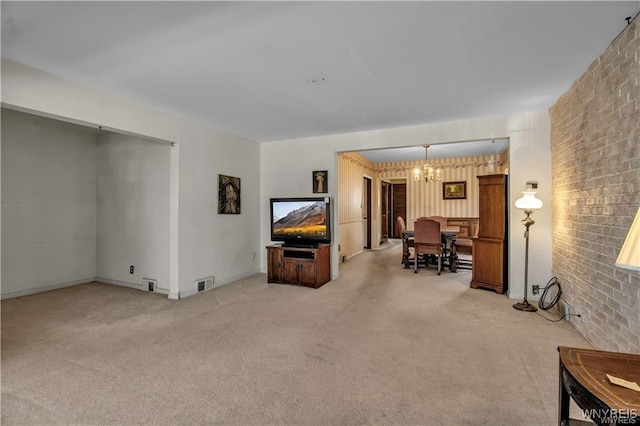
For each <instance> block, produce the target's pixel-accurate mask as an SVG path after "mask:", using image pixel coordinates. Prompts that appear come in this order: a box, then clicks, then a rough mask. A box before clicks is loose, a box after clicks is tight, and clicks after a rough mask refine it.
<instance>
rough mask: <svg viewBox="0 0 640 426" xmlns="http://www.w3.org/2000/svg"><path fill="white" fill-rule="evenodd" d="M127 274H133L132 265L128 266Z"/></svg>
mask: <svg viewBox="0 0 640 426" xmlns="http://www.w3.org/2000/svg"><path fill="white" fill-rule="evenodd" d="M129 273H130V274H133V265H131V266H129Z"/></svg>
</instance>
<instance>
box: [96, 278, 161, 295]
mask: <svg viewBox="0 0 640 426" xmlns="http://www.w3.org/2000/svg"><path fill="white" fill-rule="evenodd" d="M95 280H96V281H100V282H101V283H105V284H112V285H117V286H120V287H127V288H134V289H136V290H142V283H137V284H136V283H128V282H126V281H118V280H112V279H109V278H102V277H96V279H95ZM155 293H160V294H166V295H169V289H167V288H161V287H156V291H155Z"/></svg>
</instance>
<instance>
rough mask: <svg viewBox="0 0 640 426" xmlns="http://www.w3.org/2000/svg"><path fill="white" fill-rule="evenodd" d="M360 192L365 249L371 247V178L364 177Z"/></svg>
mask: <svg viewBox="0 0 640 426" xmlns="http://www.w3.org/2000/svg"><path fill="white" fill-rule="evenodd" d="M363 184H364V186H363V194H362V226H363V229H362V235H363V240H364V241H363V246H364V248H365V249H370V248H371V179H370V178H367V177H365V178H364V181H363Z"/></svg>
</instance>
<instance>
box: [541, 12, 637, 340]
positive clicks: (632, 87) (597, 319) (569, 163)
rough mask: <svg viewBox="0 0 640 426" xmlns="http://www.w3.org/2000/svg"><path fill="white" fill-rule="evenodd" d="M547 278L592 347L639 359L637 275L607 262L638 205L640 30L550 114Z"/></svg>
mask: <svg viewBox="0 0 640 426" xmlns="http://www.w3.org/2000/svg"><path fill="white" fill-rule="evenodd" d="M550 116H551V156H552V187H553V197H552V199H553V203H552V204H553V206H552V208H553V211H552V214H553V221H552V255H553V273H554V275H555V276H557V277H558V280H559V281H560V283H561V285H562V290H563V302H564V303H566V304H567V305H568V306H569V307H570V310H571V312H575V313H579V314H581V315H582V317H581V318H576V317H571V321H572V323H573V325H574V326H575V327H576V329H578V331H579V332H580V333H582V334H583V335H584V336H585V337H586V338H587V339H588V340H589V341H591V342H592V343H593V345H594V346H595V347H596V348H599V349H604V350H613V351H622V352H634V353H640V301H639V299H640V274H638V273H632V272H628V271H626V270H623V269H620V268H616V267H615V266H614V263H615V261H616V258H617V256H618V253H619V251H620V248H621V246H622V243H623V241H624V238H625V236H626V232H627V230H628V229H629V227H630V225H631V222H632V220H633V217H634V215H635V213H636V210H637V209H638V205H639V204H640V26H639V24H638V20H636V21H635V22H633V23H632V24H631V25H629V26H627V28H626V29H625V30H624V31H623V32H622V33H621V34H620V35H619V36H618V37H617V38H616V39H615V40H614V41H613V42H612V43H611V45H610V46H609V47H608V48H607V49H606V51H605V52H604V53H603V54H602V55H601V56H600V57H599V58H598V59H596V60H595V61H594V62H593V63H592V64H591V66H590V67H589V68H588V69H587V71H586V72H585V73H584V75H582V76H581V77H580V78H579V79H578V80H576V81H575V82H574V83H573V85H572V86H571V88H570V89H569V90H568V91H567V92H566V93H565V94H564V95H563V96H562V97H561V98H560V99H559V100H558V101H557V103H556V104H555V105H553V106H552V107H551V109H550Z"/></svg>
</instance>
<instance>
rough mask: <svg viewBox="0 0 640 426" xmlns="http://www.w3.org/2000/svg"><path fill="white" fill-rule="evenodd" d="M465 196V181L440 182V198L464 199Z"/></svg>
mask: <svg viewBox="0 0 640 426" xmlns="http://www.w3.org/2000/svg"><path fill="white" fill-rule="evenodd" d="M466 198H467V182H466V181H460V182H443V183H442V199H443V200H464V199H466Z"/></svg>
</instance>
